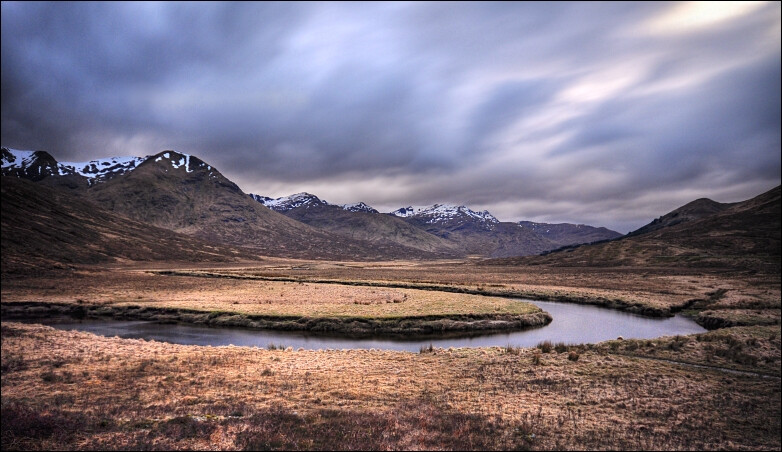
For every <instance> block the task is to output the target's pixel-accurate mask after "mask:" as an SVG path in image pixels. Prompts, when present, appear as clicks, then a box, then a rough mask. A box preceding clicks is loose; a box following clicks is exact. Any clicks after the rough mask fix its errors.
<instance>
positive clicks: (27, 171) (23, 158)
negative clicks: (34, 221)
mask: <svg viewBox="0 0 782 452" xmlns="http://www.w3.org/2000/svg"><path fill="white" fill-rule="evenodd" d="M151 157H155V160H154V161H155V162H168V163H170V164H171V167H172V168H174V169H178V168H183V169H184V170H185V172H188V173H192V172H193V171H194V170H195V169H196V168H200V167H204V168H205V169H207V170H211V169H212V167H211V166H209V165H207V164H206V163H204V162H203V161H201V160H200V159H198V158H192V159H191V156H190V155H189V154H184V153H181V152H176V151H170V150H169V151H163V152H162V153H160V154H157V155H155V156H146V157H133V156H127V157H109V158H103V159H97V160H90V161H88V162H58V161H57V160H55V159H54V157H52V156H51V155H50V154H49V153H48V152H46V151H20V150H17V149H9V148H2V171H3V174H4V175H11V176H16V177H21V178H24V179H31V180H34V181H38V180H41V179H43V178H46V177H57V176H76V177H77V178H84V179H81V180H86V182H87V186H88V187H91V186H93V185H94V184H96V183H100V182H106V181H108V180H111V179H113V178H115V177H116V176H122V175H125V174H127V173H130V172H131V171H133V170H134V169H136V168H138V167H139V165H141V164H142V163H144V162H146V161H147V160H149V159H150V158H151Z"/></svg>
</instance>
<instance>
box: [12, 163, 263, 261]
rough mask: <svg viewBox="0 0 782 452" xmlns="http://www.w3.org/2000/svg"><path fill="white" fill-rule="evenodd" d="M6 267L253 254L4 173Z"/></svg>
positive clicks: (220, 258) (213, 258)
mask: <svg viewBox="0 0 782 452" xmlns="http://www.w3.org/2000/svg"><path fill="white" fill-rule="evenodd" d="M0 181H1V182H2V205H3V208H2V231H3V234H2V240H1V242H2V272H3V274H4V275H7V274H13V273H24V272H26V271H29V270H30V269H35V270H37V271H46V270H51V269H62V268H68V267H69V266H71V265H81V264H99V263H110V262H116V261H120V260H131V261H150V260H152V261H157V260H160V261H163V260H166V261H170V260H180V261H188V262H201V261H209V262H227V261H232V260H236V259H237V258H252V257H254V256H253V255H252V254H251V253H250V252H249V251H247V250H244V249H241V248H237V247H229V246H219V245H214V244H211V243H207V242H204V241H202V240H198V239H195V238H193V237H189V236H186V235H182V234H177V233H175V232H172V231H169V230H166V229H162V228H157V227H154V226H150V225H148V224H145V223H141V222H138V221H133V220H130V219H128V218H125V217H122V216H120V215H117V214H115V213H112V212H108V211H106V210H105V209H102V208H100V207H99V206H97V205H95V204H93V203H91V202H89V201H86V200H84V199H82V198H80V197H78V196H76V195H75V194H73V193H70V192H68V191H63V190H55V189H52V188H50V187H46V186H42V185H40V184H37V183H33V182H31V181H28V180H25V179H23V178H17V177H9V176H2V177H0Z"/></svg>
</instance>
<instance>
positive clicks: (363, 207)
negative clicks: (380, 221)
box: [340, 202, 378, 213]
mask: <svg viewBox="0 0 782 452" xmlns="http://www.w3.org/2000/svg"><path fill="white" fill-rule="evenodd" d="M340 207H342V210H347V211H349V212H369V213H378V211H377V210H376V209H374V208H372V206H370V205H367V204H364V203H363V202H356V203H353V204H342V205H340Z"/></svg>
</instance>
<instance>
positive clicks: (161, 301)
mask: <svg viewBox="0 0 782 452" xmlns="http://www.w3.org/2000/svg"><path fill="white" fill-rule="evenodd" d="M2 300H3V302H4V303H11V302H16V301H44V302H66V303H75V302H81V303H90V304H102V305H120V306H121V305H138V306H144V307H160V308H185V309H192V310H199V311H226V312H236V313H240V314H250V315H270V316H306V317H372V318H395V317H417V316H449V315H469V314H478V315H481V314H528V313H532V312H539V311H540V309H539V308H537V307H536V306H534V305H531V304H529V303H523V302H519V301H516V300H512V299H508V298H499V297H486V296H480V295H468V294H457V293H447V292H434V291H424V290H415V289H392V288H383V287H360V286H349V285H338V284H313V283H296V282H282V281H256V280H236V279H216V278H208V279H207V278H195V277H186V276H176V277H169V276H160V275H155V274H149V273H146V272H130V271H111V272H99V273H87V272H85V273H82V274H80V275H78V276H76V277H69V278H47V279H36V280H35V281H34V282H32V281H30V280H17V281H13V282H9V283H7V284H5V283H4V284H3V287H2Z"/></svg>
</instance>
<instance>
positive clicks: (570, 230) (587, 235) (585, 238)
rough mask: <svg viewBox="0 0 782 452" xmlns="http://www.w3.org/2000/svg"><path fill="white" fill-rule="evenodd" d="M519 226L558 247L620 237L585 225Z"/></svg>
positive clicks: (538, 224) (545, 224) (605, 229)
mask: <svg viewBox="0 0 782 452" xmlns="http://www.w3.org/2000/svg"><path fill="white" fill-rule="evenodd" d="M519 226H521V227H522V228H528V229H531V230H532V231H534V232H535V233H537V234H538V235H540V236H541V237H543V238H546V239H548V240H551V241H552V242H554V243H556V244H557V245H559V246H568V245H577V244H580V243H592V242H598V241H601V240H613V239H616V238H619V237H621V236H622V234H620V233H618V232H616V231H612V230H610V229H608V228H603V227H599V228H596V227H594V226H588V225H585V224H572V223H535V222H532V221H519Z"/></svg>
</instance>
